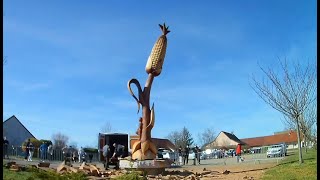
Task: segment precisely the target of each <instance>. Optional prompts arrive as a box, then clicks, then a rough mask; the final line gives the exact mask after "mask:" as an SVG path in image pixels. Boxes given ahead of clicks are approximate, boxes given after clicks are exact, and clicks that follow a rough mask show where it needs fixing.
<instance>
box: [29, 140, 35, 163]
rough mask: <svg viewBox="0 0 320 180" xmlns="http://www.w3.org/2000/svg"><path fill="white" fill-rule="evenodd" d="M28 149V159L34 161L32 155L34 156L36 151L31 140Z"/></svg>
mask: <svg viewBox="0 0 320 180" xmlns="http://www.w3.org/2000/svg"><path fill="white" fill-rule="evenodd" d="M28 149H29V156H28V161H32V156H33V152H34V146H33V144H32V142H30V144H29V148H28Z"/></svg>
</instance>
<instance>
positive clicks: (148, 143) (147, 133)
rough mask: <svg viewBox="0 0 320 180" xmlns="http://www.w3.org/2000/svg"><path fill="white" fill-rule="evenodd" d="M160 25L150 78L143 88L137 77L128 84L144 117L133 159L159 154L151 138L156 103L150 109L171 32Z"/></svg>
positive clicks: (151, 55) (149, 73)
mask: <svg viewBox="0 0 320 180" xmlns="http://www.w3.org/2000/svg"><path fill="white" fill-rule="evenodd" d="M159 26H160V28H161V30H162V35H161V36H160V37H159V38H158V40H157V42H156V43H155V44H154V46H153V48H152V51H151V54H150V56H149V58H148V61H147V65H146V72H147V73H148V79H147V82H146V85H145V87H144V89H143V90H142V88H141V85H140V83H139V81H138V80H137V79H131V80H130V81H129V82H128V84H127V86H128V89H129V92H130V94H131V95H132V96H133V98H134V99H135V100H136V102H137V104H138V113H139V111H140V105H141V106H142V117H141V118H140V119H139V123H140V124H139V128H138V130H137V134H138V136H139V140H138V141H136V142H135V143H134V144H133V147H132V159H138V160H145V159H155V158H156V155H157V148H156V145H155V144H154V143H153V142H152V140H151V130H152V128H153V126H154V123H155V112H154V104H153V105H152V108H151V109H150V102H149V101H150V90H151V85H152V82H153V79H154V77H156V76H159V75H160V73H161V71H162V66H163V62H164V58H165V54H166V48H167V37H166V35H167V34H168V33H169V32H170V31H169V30H168V28H169V27H166V25H165V24H163V25H160V24H159ZM131 84H135V85H136V87H137V88H138V96H135V95H134V93H133V91H132V89H131Z"/></svg>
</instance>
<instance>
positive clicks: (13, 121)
mask: <svg viewBox="0 0 320 180" xmlns="http://www.w3.org/2000/svg"><path fill="white" fill-rule="evenodd" d="M3 137H6V138H7V140H8V141H9V145H10V146H11V145H13V146H21V144H22V143H23V142H24V141H25V140H26V139H28V138H35V137H34V136H33V135H32V134H31V132H30V131H29V130H28V129H27V128H26V127H25V126H24V125H23V124H22V123H21V122H20V121H19V120H18V118H17V117H16V116H15V115H13V116H11V117H10V118H9V119H7V120H5V121H4V122H3Z"/></svg>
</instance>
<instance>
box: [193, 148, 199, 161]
mask: <svg viewBox="0 0 320 180" xmlns="http://www.w3.org/2000/svg"><path fill="white" fill-rule="evenodd" d="M192 150H193V153H194V159H193V165H196V161H197V159H198V146H196V147H194V148H193V149H192Z"/></svg>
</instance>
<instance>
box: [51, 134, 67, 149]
mask: <svg viewBox="0 0 320 180" xmlns="http://www.w3.org/2000/svg"><path fill="white" fill-rule="evenodd" d="M52 141H53V146H54V148H56V149H62V148H63V147H65V146H66V145H67V143H68V141H69V137H68V136H66V135H64V134H62V133H60V132H59V133H57V134H53V135H52Z"/></svg>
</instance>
